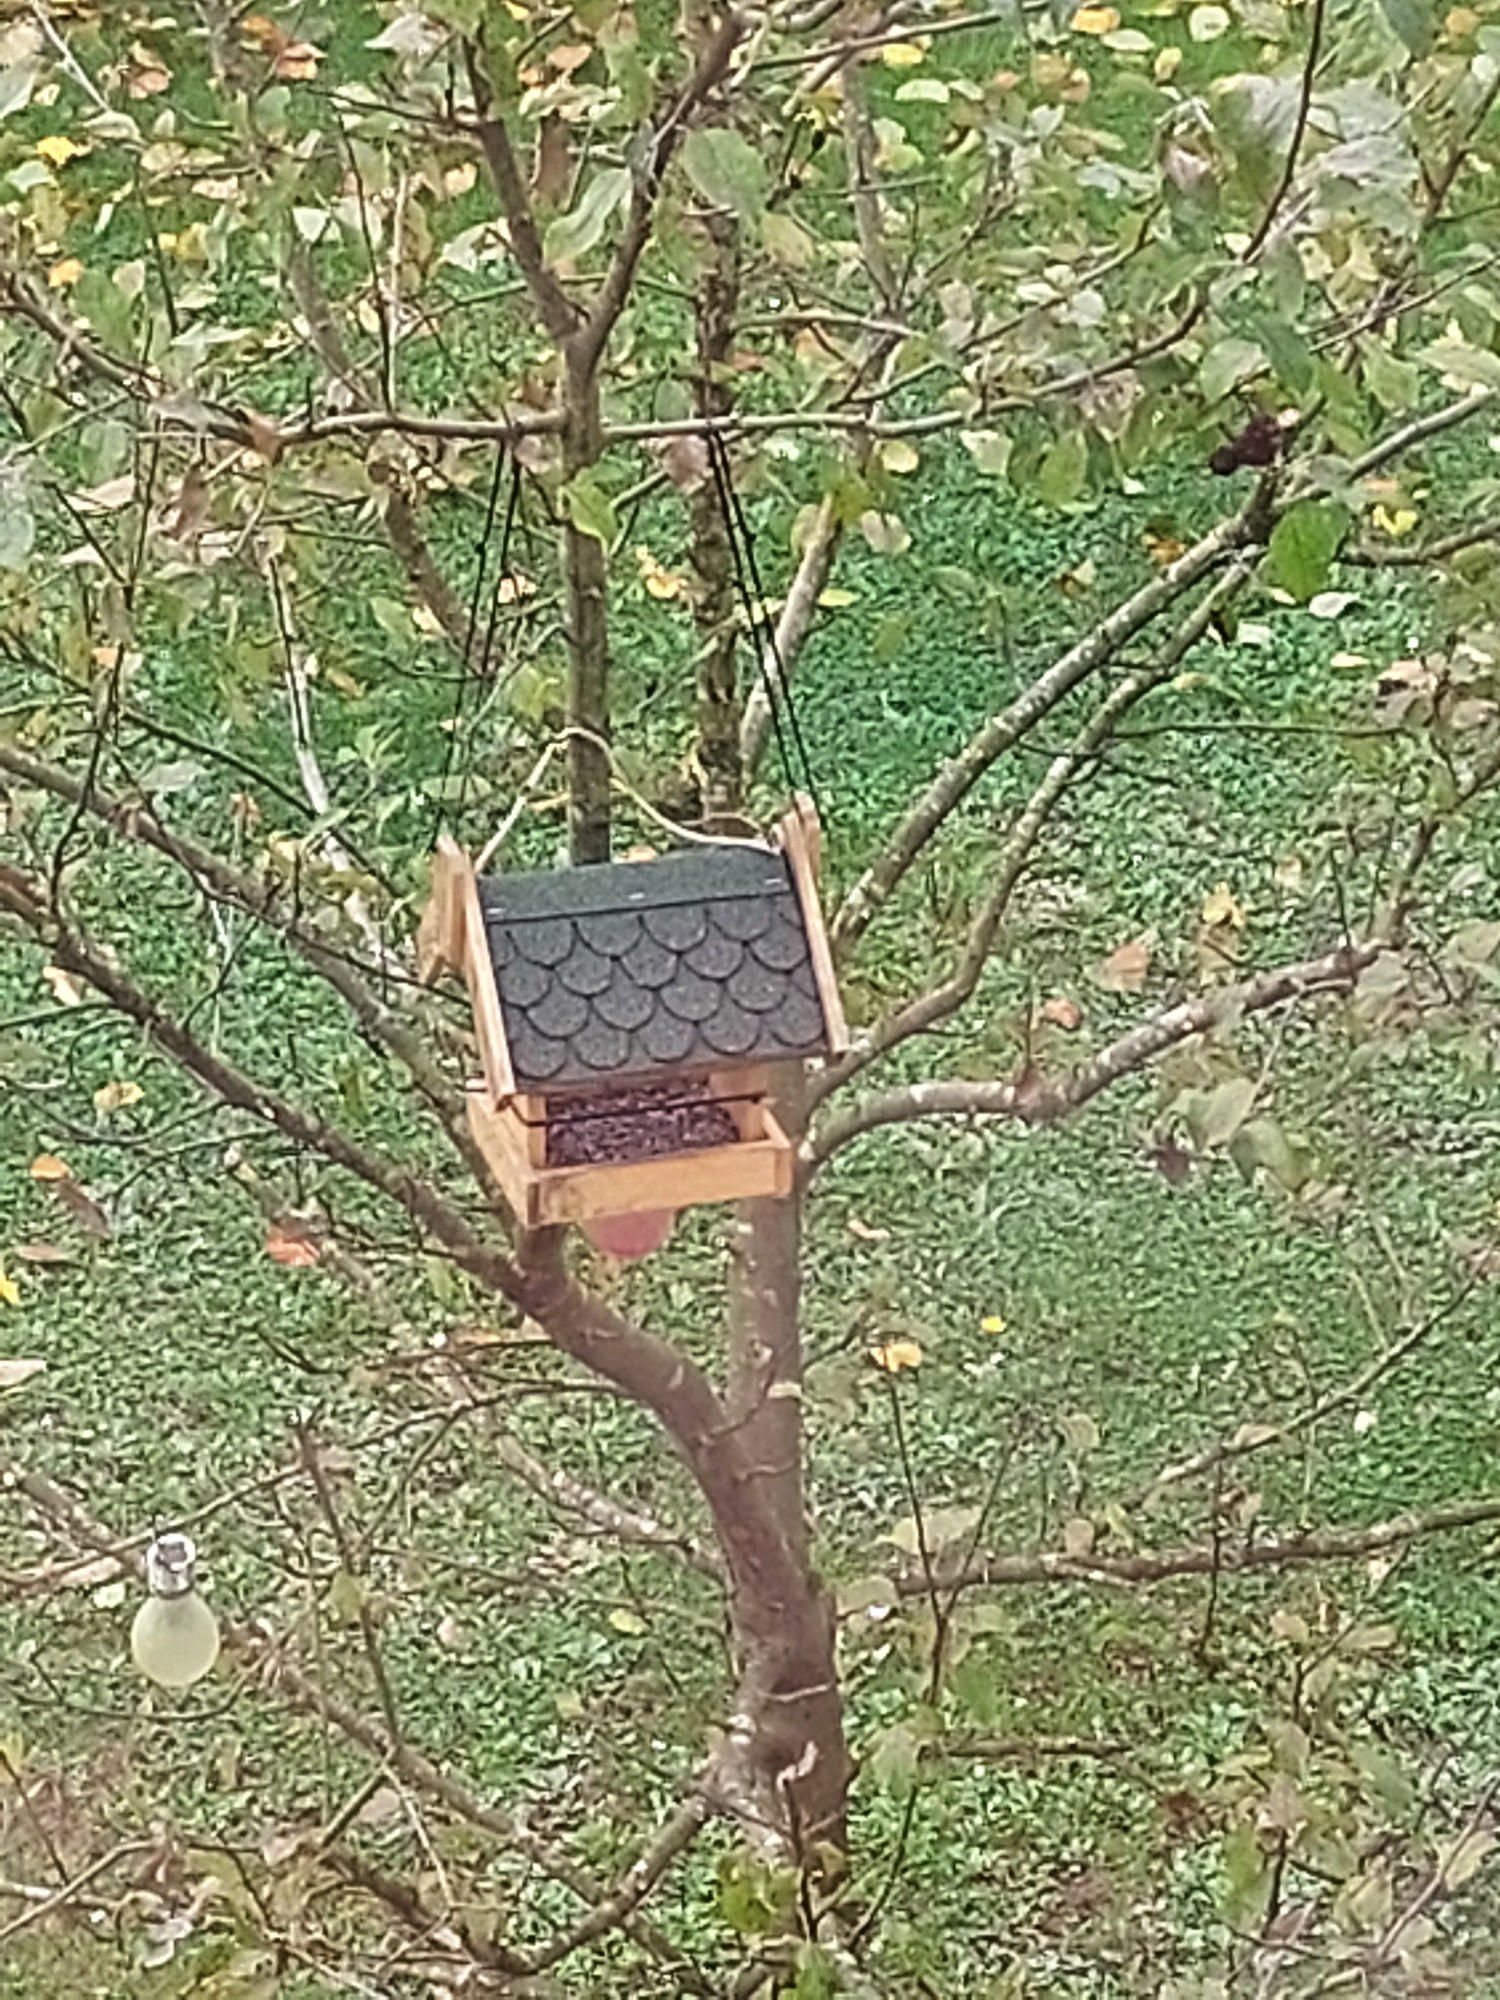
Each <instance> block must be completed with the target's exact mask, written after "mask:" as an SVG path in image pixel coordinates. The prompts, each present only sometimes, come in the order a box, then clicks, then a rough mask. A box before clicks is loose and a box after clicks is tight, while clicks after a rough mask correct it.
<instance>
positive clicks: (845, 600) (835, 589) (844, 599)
mask: <svg viewBox="0 0 1500 2000" xmlns="http://www.w3.org/2000/svg"><path fill="white" fill-rule="evenodd" d="M818 602H819V604H820V605H821V606H822V607H823V609H824V610H825V611H842V610H843V608H844V606H845V605H846V604H852V603H853V602H854V592H853V591H852V590H844V589H843V588H842V587H841V586H840V585H838V584H830V585H829V587H828V589H827V590H825V591H824V592H823V594H822V595H821V597H819V599H818Z"/></svg>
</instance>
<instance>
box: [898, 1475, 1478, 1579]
mask: <svg viewBox="0 0 1500 2000" xmlns="http://www.w3.org/2000/svg"><path fill="white" fill-rule="evenodd" d="M1493 1521H1500V1495H1484V1496H1481V1497H1478V1498H1475V1499H1471V1500H1455V1501H1451V1502H1448V1503H1446V1504H1445V1505H1443V1506H1440V1507H1430V1508H1427V1509H1426V1510H1425V1511H1423V1510H1414V1511H1412V1512H1409V1513H1405V1514H1396V1515H1394V1516H1392V1518H1391V1519H1390V1520H1388V1521H1377V1522H1375V1523H1374V1525H1373V1526H1370V1527H1365V1528H1308V1529H1304V1530H1302V1531H1300V1532H1298V1533H1295V1534H1290V1535H1277V1536H1267V1537H1266V1538H1265V1539H1264V1540H1263V1541H1258V1542H1244V1543H1234V1542H1224V1541H1220V1542H1218V1543H1214V1544H1204V1545H1202V1546H1197V1545H1188V1546H1184V1547H1180V1548H1171V1549H1140V1550H1136V1551H1133V1552H1132V1553H1130V1554H1121V1555H1106V1554H1098V1555H1088V1556H1070V1555H1066V1554H1064V1553H1063V1552H1062V1551H1060V1550H1059V1551H1055V1552H1054V1551H1046V1552H1044V1553H1041V1554H1038V1555H1029V1556H1021V1555H987V1556H978V1557H975V1558H974V1559H973V1560H971V1561H970V1562H969V1563H967V1564H966V1565H965V1566H964V1567H963V1569H962V1570H960V1571H959V1572H957V1573H956V1574H954V1575H950V1576H945V1577H941V1578H939V1582H940V1583H941V1584H942V1585H943V1587H944V1588H945V1589H955V1590H973V1589H977V1588H980V1587H983V1586H990V1587H994V1588H1002V1589H1003V1588H1013V1587H1015V1586H1017V1585H1024V1584H1037V1583H1097V1584H1106V1585H1109V1584H1115V1585H1120V1584H1124V1585H1129V1584H1154V1583H1165V1582H1167V1581H1169V1580H1170V1579H1171V1578H1172V1577H1179V1576H1209V1575H1212V1574H1214V1573H1216V1572H1219V1573H1228V1574H1232V1575H1242V1574H1245V1573H1247V1572H1249V1571H1251V1570H1262V1569H1292V1568H1296V1567H1298V1566H1300V1565H1302V1564H1306V1563H1322V1562H1356V1561H1359V1560H1360V1559H1361V1558H1362V1557H1366V1556H1372V1555H1378V1554H1380V1553H1381V1551H1382V1550H1385V1549H1401V1548H1405V1547H1406V1546H1407V1545H1408V1544H1409V1543H1411V1542H1416V1541H1421V1540H1422V1539H1424V1537H1426V1536H1428V1535H1449V1534H1455V1533H1457V1532H1459V1531H1460V1530H1461V1529H1464V1528H1479V1527H1485V1526H1487V1525H1488V1524H1489V1523H1491V1522H1493ZM897 1588H898V1589H899V1591H900V1592H901V1594H902V1596H903V1597H920V1596H922V1595H923V1594H924V1593H925V1591H926V1583H925V1581H924V1579H923V1578H922V1577H920V1576H918V1575H917V1574H916V1573H915V1572H913V1573H912V1574H910V1575H908V1576H903V1577H900V1578H898V1579H897Z"/></svg>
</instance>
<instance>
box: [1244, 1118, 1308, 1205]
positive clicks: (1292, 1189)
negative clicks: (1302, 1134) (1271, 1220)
mask: <svg viewBox="0 0 1500 2000" xmlns="http://www.w3.org/2000/svg"><path fill="white" fill-rule="evenodd" d="M1229 1150H1230V1156H1231V1157H1232V1159H1233V1160H1234V1163H1235V1165H1236V1166H1237V1167H1238V1168H1239V1169H1240V1172H1241V1173H1243V1174H1245V1175H1246V1176H1247V1177H1248V1176H1249V1175H1251V1174H1253V1173H1254V1171H1255V1169H1256V1168H1257V1167H1264V1168H1265V1170H1266V1172H1267V1173H1268V1174H1269V1175H1270V1176H1271V1178H1272V1180H1273V1181H1275V1182H1276V1183H1277V1184H1278V1186H1280V1187H1284V1188H1285V1189H1286V1190H1287V1192H1288V1193H1289V1194H1295V1193H1296V1192H1297V1190H1298V1188H1299V1187H1301V1186H1302V1184H1303V1182H1304V1181H1305V1180H1306V1179H1307V1174H1308V1162H1307V1160H1306V1158H1305V1157H1304V1155H1303V1154H1302V1152H1301V1151H1300V1150H1299V1149H1298V1148H1297V1147H1296V1146H1294V1145H1293V1144H1292V1142H1291V1140H1290V1139H1288V1137H1287V1136H1286V1133H1285V1132H1284V1131H1283V1130H1282V1128H1281V1125H1280V1123H1279V1121H1278V1120H1276V1119H1275V1118H1266V1117H1262V1118H1252V1119H1251V1120H1250V1122H1249V1123H1248V1124H1247V1125H1243V1126H1241V1128H1240V1129H1239V1131H1238V1132H1236V1133H1235V1135H1234V1139H1233V1141H1232V1143H1231V1145H1230V1149H1229Z"/></svg>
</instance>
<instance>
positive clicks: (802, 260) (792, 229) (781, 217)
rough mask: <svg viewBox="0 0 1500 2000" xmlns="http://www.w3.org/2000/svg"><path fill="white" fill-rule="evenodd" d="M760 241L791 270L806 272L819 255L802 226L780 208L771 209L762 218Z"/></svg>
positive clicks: (777, 259) (780, 262)
mask: <svg viewBox="0 0 1500 2000" xmlns="http://www.w3.org/2000/svg"><path fill="white" fill-rule="evenodd" d="M760 240H761V242H762V243H764V244H765V246H766V248H767V250H769V251H770V253H771V255H772V256H773V257H774V258H775V259H776V261H777V262H778V263H779V264H785V265H786V266H787V267H788V269H789V270H793V271H805V270H806V269H807V267H808V265H809V264H811V262H812V261H813V258H814V257H815V256H816V255H817V245H816V244H815V243H814V242H813V240H812V238H811V237H810V236H809V235H808V233H807V231H806V230H805V229H804V228H803V227H802V224H801V223H800V222H798V221H796V220H795V219H794V218H793V217H792V216H790V215H787V214H786V213H785V211H784V210H782V209H779V208H769V209H767V210H766V212H765V214H764V215H763V216H762V217H761V219H760Z"/></svg>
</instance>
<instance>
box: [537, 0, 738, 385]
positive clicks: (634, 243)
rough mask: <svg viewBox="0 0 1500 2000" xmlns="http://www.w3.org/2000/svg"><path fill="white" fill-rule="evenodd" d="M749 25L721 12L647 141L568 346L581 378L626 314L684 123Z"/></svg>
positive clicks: (590, 369)
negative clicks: (621, 218) (616, 232)
mask: <svg viewBox="0 0 1500 2000" xmlns="http://www.w3.org/2000/svg"><path fill="white" fill-rule="evenodd" d="M748 26H749V24H748V22H747V21H746V20H745V18H744V16H743V15H741V14H737V13H735V12H734V11H733V9H731V10H730V11H729V12H727V13H726V14H725V16H724V18H723V20H722V21H721V22H720V24H719V27H718V30H717V32H716V33H715V34H714V35H713V36H712V37H711V38H710V40H709V42H708V45H707V46H706V48H705V49H704V51H703V53H702V55H701V56H700V57H699V58H698V63H697V66H696V68H695V69H694V71H693V73H692V75H691V76H690V77H689V78H688V80H687V82H686V83H685V84H684V85H683V87H682V89H681V90H680V91H679V92H678V95H677V99H676V101H675V103H674V104H673V105H672V108H671V109H670V111H668V113H667V115H666V117H665V118H664V119H663V121H662V123H661V124H660V125H659V126H658V127H657V129H656V131H655V133H654V134H653V135H652V137H651V139H650V142H649V146H648V150H647V155H646V159H645V162H644V164H643V165H642V166H640V167H639V168H637V169H636V174H635V186H634V189H633V190H632V193H631V197H630V210H629V213H628V214H627V216H626V218H625V227H624V229H623V231H622V232H621V235H620V240H619V242H618V243H617V244H616V245H615V251H614V256H613V258H612V259H611V261H610V266H609V270H608V271H607V272H606V274H605V278H604V283H603V284H602V285H601V286H600V288H599V291H598V293H597V295H596V297H595V299H594V302H593V304H592V305H591V306H590V308H589V311H588V317H587V319H586V320H585V322H584V324H583V325H582V326H581V327H580V328H579V329H578V331H577V333H576V335H575V336H574V338H573V339H572V340H571V341H570V343H569V345H570V348H571V352H570V355H569V362H570V365H571V366H572V367H573V368H575V369H576V370H578V372H579V373H581V374H584V375H592V373H593V372H594V369H595V368H596V367H597V366H598V363H599V358H600V356H601V355H602V354H603V352H604V346H605V342H606V341H607V340H608V339H609V336H610V334H611V333H612V332H613V330H614V326H615V322H616V321H617V320H618V319H619V317H620V314H621V313H622V312H623V311H624V310H625V304H626V301H627V300H628V299H629V297H630V293H631V288H632V286H633V285H634V284H635V274H636V269H637V266H638V265H639V264H640V261H641V257H642V255H643V254H644V252H645V248H646V244H647V242H648V240H649V239H650V235H651V223H652V219H653V217H654V216H655V213H656V198H657V196H658V195H659V194H660V192H661V184H662V181H663V179H664V178H665V176H666V171H667V168H668V167H669V166H670V165H671V164H672V156H673V154H674V153H675V152H676V150H677V147H678V143H679V141H680V140H681V138H682V134H683V130H684V128H685V126H686V124H687V121H688V119H689V118H690V117H691V116H692V113H693V111H694V109H695V108H696V106H698V105H699V104H701V103H702V101H703V99H704V98H705V97H707V96H708V94H709V92H710V91H711V90H712V89H713V88H714V86H715V85H716V84H717V83H718V82H719V80H720V78H721V77H722V76H723V75H724V72H725V71H726V70H727V69H728V67H729V63H730V58H731V57H732V56H733V54H734V52H735V50H736V49H737V48H738V47H739V45H740V43H741V42H742V41H743V40H744V38H745V34H746V32H747V30H748Z"/></svg>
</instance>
